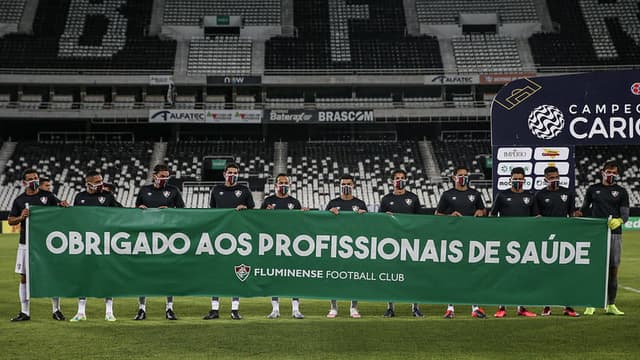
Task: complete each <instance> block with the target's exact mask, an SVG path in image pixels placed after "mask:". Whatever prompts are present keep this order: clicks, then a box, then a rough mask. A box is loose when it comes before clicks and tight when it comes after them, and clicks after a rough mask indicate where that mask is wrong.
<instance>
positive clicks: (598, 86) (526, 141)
mask: <svg viewBox="0 0 640 360" xmlns="http://www.w3.org/2000/svg"><path fill="white" fill-rule="evenodd" d="M491 142H492V144H493V145H494V146H516V145H517V146H522V145H531V146H572V145H614V144H616V145H620V144H638V143H640V71H639V70H624V71H602V72H593V73H586V74H575V75H563V76H547V77H534V78H525V79H519V80H515V81H512V82H510V83H508V84H507V85H505V86H504V87H503V88H502V89H501V90H500V91H499V92H498V94H496V96H495V98H494V100H493V103H492V104H491Z"/></svg>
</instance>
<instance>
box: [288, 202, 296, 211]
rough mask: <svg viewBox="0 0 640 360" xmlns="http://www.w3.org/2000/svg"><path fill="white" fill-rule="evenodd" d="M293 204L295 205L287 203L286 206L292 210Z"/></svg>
mask: <svg viewBox="0 0 640 360" xmlns="http://www.w3.org/2000/svg"><path fill="white" fill-rule="evenodd" d="M294 206H295V205H294V204H293V203H288V204H287V207H288V208H289V210H292V209H293V207H294Z"/></svg>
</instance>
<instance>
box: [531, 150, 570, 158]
mask: <svg viewBox="0 0 640 360" xmlns="http://www.w3.org/2000/svg"><path fill="white" fill-rule="evenodd" d="M569 152H570V150H569V148H568V147H539V148H536V149H535V151H534V156H533V158H534V159H535V160H546V161H549V160H567V159H569Z"/></svg>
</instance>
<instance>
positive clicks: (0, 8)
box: [0, 0, 26, 24]
mask: <svg viewBox="0 0 640 360" xmlns="http://www.w3.org/2000/svg"><path fill="white" fill-rule="evenodd" d="M25 3H26V0H0V23H5V24H17V23H18V22H20V18H21V17H22V12H23V11H24V4H25Z"/></svg>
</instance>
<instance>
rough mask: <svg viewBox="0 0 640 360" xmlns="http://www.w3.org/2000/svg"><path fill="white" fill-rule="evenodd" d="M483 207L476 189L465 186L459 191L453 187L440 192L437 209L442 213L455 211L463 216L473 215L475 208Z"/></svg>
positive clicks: (480, 196) (480, 208)
mask: <svg viewBox="0 0 640 360" xmlns="http://www.w3.org/2000/svg"><path fill="white" fill-rule="evenodd" d="M484 208H485V206H484V201H482V195H480V192H479V191H478V190H476V189H472V188H467V190H464V191H460V190H458V189H456V188H453V189H449V190H447V191H445V192H444V193H442V196H441V197H440V201H439V202H438V208H437V211H438V212H441V213H444V214H451V213H452V212H454V211H457V212H459V213H460V214H462V215H463V216H473V214H474V213H475V212H476V210H484Z"/></svg>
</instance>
